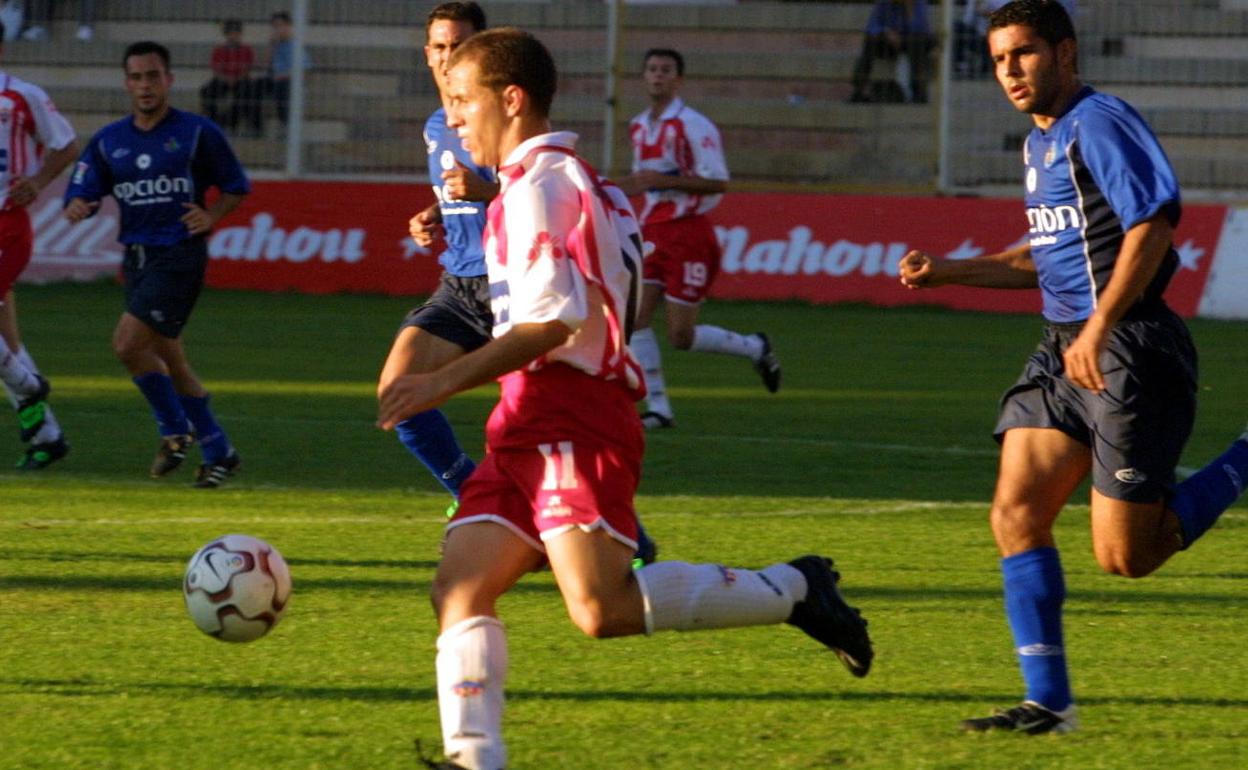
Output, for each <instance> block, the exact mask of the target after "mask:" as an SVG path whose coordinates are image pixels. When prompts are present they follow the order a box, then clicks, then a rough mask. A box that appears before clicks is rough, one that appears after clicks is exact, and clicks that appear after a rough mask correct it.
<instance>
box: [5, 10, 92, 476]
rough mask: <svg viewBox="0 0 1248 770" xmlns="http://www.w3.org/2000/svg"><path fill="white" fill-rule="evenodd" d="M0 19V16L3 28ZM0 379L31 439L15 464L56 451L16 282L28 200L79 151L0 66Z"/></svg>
mask: <svg viewBox="0 0 1248 770" xmlns="http://www.w3.org/2000/svg"><path fill="white" fill-rule="evenodd" d="M3 30H4V26H3V24H0V36H2V35H3ZM0 142H3V144H0V380H2V381H3V383H4V392H5V395H7V396H8V398H9V402H10V403H11V404H12V405H13V408H14V409H16V410H17V418H18V425H19V434H20V436H21V440H22V441H23V442H29V446H27V448H26V452H25V454H24V455H22V457H21V458H20V459H19V460H18V462H17V468H18V469H19V470H39V469H41V468H45V467H47V466H48V465H50V464H52V463H54V462H56V461H57V460H59V459H61V458H62V457H64V456H65V455H66V453H68V452H69V444H67V443H66V442H65V435H64V433H63V432H62V431H61V427H60V425H59V424H58V423H57V421H56V417H55V416H54V415H53V414H52V408H51V407H50V406H48V404H47V401H46V399H47V396H48V393H49V391H50V390H51V386H50V385H49V384H48V381H47V380H46V379H44V377H43V376H42V375H41V374H40V373H39V367H37V366H36V365H35V361H34V359H33V358H31V357H30V353H28V352H27V350H26V346H25V345H23V344H22V340H21V336H20V334H19V333H18V327H17V307H16V305H15V304H14V302H13V284H14V283H15V282H16V281H17V278H18V276H20V275H21V274H22V271H23V270H25V269H26V265H27V264H29V263H30V258H31V251H32V249H33V246H34V237H33V233H32V231H31V224H30V214H29V213H28V212H27V210H26V207H27V206H29V205H30V204H31V203H33V202H34V200H35V198H36V197H38V195H39V192H40V191H41V190H42V189H43V188H44V187H46V186H47V185H48V183H49V182H51V181H52V180H53V179H55V178H56V177H57V176H58V175H59V174H60V173H61V171H63V170H64V169H65V167H66V166H68V165H69V164H70V163H71V162H72V161H73V159H74V158H76V157H77V156H78V145H77V142H76V137H75V136H74V129H73V127H71V126H70V125H69V121H67V120H66V119H65V117H64V116H63V115H61V113H60V112H58V111H57V109H56V105H54V104H53V103H52V100H51V99H49V98H48V95H47V94H46V93H44V91H43V89H42V88H40V87H39V86H36V85H34V84H32V83H27V82H26V81H24V80H20V79H18V78H15V77H13V76H12V75H9V74H6V73H0Z"/></svg>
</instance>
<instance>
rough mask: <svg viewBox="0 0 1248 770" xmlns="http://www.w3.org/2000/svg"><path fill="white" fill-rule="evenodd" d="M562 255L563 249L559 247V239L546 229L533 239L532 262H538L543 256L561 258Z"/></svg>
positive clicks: (530, 258) (530, 256) (530, 254)
mask: <svg viewBox="0 0 1248 770" xmlns="http://www.w3.org/2000/svg"><path fill="white" fill-rule="evenodd" d="M562 256H563V249H561V248H559V239H558V238H556V237H555V236H553V235H551V234H550V233H548V232H546V231H544V230H543V231H542V232H540V233H538V234H537V237H536V238H534V239H533V247H532V248H530V249H529V261H530V262H536V261H537V260H538V259H540V258H541V257H547V258H549V259H559V258H560V257H562Z"/></svg>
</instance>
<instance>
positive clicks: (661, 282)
mask: <svg viewBox="0 0 1248 770" xmlns="http://www.w3.org/2000/svg"><path fill="white" fill-rule="evenodd" d="M643 62H644V63H643V65H642V79H643V80H644V81H645V84H646V94H647V96H649V98H650V109H648V110H646V111H645V112H642V113H641V114H640V115H638V116H637V117H635V118H633V120H632V122H631V123H630V124H629V127H628V132H629V138H630V140H631V141H632V145H633V173H632V174H630V175H629V176H626V177H624V178H622V179H620V180H618V182H617V183H618V184H619V186H620V189H622V190H624V192H625V193H626V194H628V195H630V196H633V195H641V194H643V193H644V194H645V196H646V198H645V206H644V207H643V208H642V211H641V223H642V232H643V234H644V237H645V240H646V241H647V242H648V243H649V244H651V245H652V246H653V251H652V252H651V253H650V254H649V255H648V256H647V257H646V259H645V266H644V286H643V288H642V295H641V307H640V309H639V310H638V313H637V331H636V332H635V333H634V334H633V338H632V341H631V342H630V343H629V344H630V345H631V346H632V348H633V353H634V354H635V355H636V356H637V360H638V361H640V362H641V365H642V367H643V368H644V369H645V376H646V390H647V391H648V395H647V409H646V413H645V414H644V415H642V422H643V424H644V425H645V426H646V427H647V428H670V427H672V426H673V425H674V424H675V422H674V420H673V417H674V412H673V411H672V405H671V402H670V401H669V399H668V397H667V385H666V383H665V381H664V378H663V361H662V356H661V354H660V352H659V343H658V340H657V339H656V338H655V336H654V331H653V330H652V329H651V328H650V323H651V321H652V319H653V318H654V313H655V310H657V309H658V306H659V303H660V302H662V303H663V304H664V307H665V313H664V320H665V321H666V323H667V339H668V342H670V343H671V344H672V347H674V348H677V349H678V350H692V351H695V352H699V353H724V354H727V355H731V356H741V357H743V358H748V359H750V361H752V362H753V363H754V368H755V370H757V371H758V374H759V376H761V377H762V378H763V384H764V385H765V386H766V387H767V390H769V391H770V392H772V393H775V392H776V391H777V390H778V389H779V388H780V361H779V360H778V359H777V358H776V355H775V353H773V352H772V350H771V341H770V340H769V339H768V337H767V335H766V334H763V333H762V332H758V333H755V334H738V333H737V332H734V331H730V330H728V329H724V328H721V327H719V326H713V325H711V324H700V323H698V311H699V310H700V309H701V307H702V303H703V302H704V301H705V300H706V296H707V294H708V292H710V290H711V284H713V283H714V281H715V276H716V275H718V274H719V261H720V247H719V239H718V238H717V237H716V235H715V228H713V227H712V226H711V222H710V220H709V219H707V218H706V213H707V212H709V211H710V210H711V209H713V208H715V206H717V205H719V201H720V199H721V198H723V194H724V191H725V190H727V189H728V165H727V163H726V162H725V161H724V148H723V142H722V141H721V139H720V136H719V129H718V128H716V127H715V124H714V123H712V122H711V120H710V119H709V118H707V117H706V116H705V115H703V114H702V113H700V112H698V111H696V110H694V109H693V108H692V107H690V106H689V105H687V104H685V102H684V100H683V99H681V98H680V96H679V95H678V94H679V91H680V88H681V86H682V85H683V84H684V80H685V60H684V57H682V56H681V55H680V53H679V52H677V51H674V50H671V49H668V48H652V49H650V50H649V51H647V52H646V55H645V58H644V59H643Z"/></svg>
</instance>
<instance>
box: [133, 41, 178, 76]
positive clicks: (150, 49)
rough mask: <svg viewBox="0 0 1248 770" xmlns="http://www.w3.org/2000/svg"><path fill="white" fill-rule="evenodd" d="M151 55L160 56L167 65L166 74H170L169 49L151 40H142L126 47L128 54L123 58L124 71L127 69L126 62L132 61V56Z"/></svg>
mask: <svg viewBox="0 0 1248 770" xmlns="http://www.w3.org/2000/svg"><path fill="white" fill-rule="evenodd" d="M149 53H154V54H156V55H157V56H159V57H160V60H161V61H162V62H164V63H165V72H169V49H168V48H165V47H164V46H163V45H161V44H160V43H155V42H152V41H151V40H140V41H139V42H137V43H131V44H130V45H128V46H126V54H125V55H124V56H122V57H121V68H122V69H123V70H124V69H125V68H126V62H128V61H130V57H131V56H147V55H148V54H149Z"/></svg>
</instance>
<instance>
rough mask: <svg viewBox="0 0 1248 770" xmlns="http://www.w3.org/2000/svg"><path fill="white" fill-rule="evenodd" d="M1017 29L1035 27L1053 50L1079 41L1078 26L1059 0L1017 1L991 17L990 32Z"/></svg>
mask: <svg viewBox="0 0 1248 770" xmlns="http://www.w3.org/2000/svg"><path fill="white" fill-rule="evenodd" d="M1014 25H1019V26H1022V27H1031V28H1032V29H1033V30H1035V31H1036V34H1037V35H1039V36H1040V38H1041V39H1042V40H1044V42H1046V43H1048V44H1049V45H1051V46H1056V45H1057V44H1058V43H1060V42H1062V41H1063V40H1075V25H1074V24H1072V23H1071V21H1070V14H1068V13H1066V9H1065V8H1064V7H1063V6H1062V4H1061V3H1059V2H1057V0H1015V1H1014V2H1012V3H1006V4H1005V5H1003V6H1001V7H1000V8H998V9H997V10H995V11H993V12H992V15H991V16H989V17H988V31H989V32H991V31H992V30H994V29H1001V28H1003V27H1011V26H1014Z"/></svg>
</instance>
